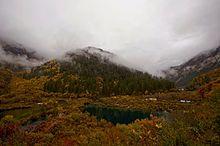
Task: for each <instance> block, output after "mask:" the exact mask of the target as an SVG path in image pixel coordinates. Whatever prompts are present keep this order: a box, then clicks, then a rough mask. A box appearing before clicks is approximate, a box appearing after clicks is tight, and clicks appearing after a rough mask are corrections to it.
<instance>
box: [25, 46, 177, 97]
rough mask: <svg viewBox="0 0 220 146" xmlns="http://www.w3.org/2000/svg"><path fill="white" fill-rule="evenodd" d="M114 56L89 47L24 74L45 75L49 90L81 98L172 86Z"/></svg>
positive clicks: (124, 93) (69, 53) (26, 75)
mask: <svg viewBox="0 0 220 146" xmlns="http://www.w3.org/2000/svg"><path fill="white" fill-rule="evenodd" d="M114 58H118V57H117V55H115V54H113V53H111V52H108V51H105V50H103V49H99V48H94V47H87V48H83V49H78V50H74V51H72V52H68V53H66V55H65V58H64V59H59V60H51V61H49V62H46V63H45V64H43V65H41V66H38V67H34V68H32V70H31V72H29V73H27V74H24V75H23V77H24V78H26V79H31V78H41V77H43V76H44V77H45V76H46V77H47V79H48V80H47V82H46V83H45V86H44V90H45V91H46V92H58V93H74V94H76V95H78V96H80V97H82V94H84V95H87V96H91V97H97V96H111V95H127V94H145V93H146V92H155V91H157V90H169V89H171V88H173V83H172V82H169V81H167V80H165V79H162V78H157V77H153V76H151V75H150V74H148V73H145V72H142V71H138V70H135V69H131V68H128V67H126V66H124V65H121V64H117V63H114V62H113V60H114Z"/></svg>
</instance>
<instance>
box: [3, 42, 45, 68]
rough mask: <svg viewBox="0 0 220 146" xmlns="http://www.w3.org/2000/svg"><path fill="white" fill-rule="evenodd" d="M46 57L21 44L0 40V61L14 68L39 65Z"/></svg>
mask: <svg viewBox="0 0 220 146" xmlns="http://www.w3.org/2000/svg"><path fill="white" fill-rule="evenodd" d="M43 60H44V58H43V57H42V56H40V55H39V54H37V53H36V52H35V51H32V50H31V49H26V48H25V47H23V46H22V45H20V44H17V43H11V42H5V41H0V63H1V65H2V66H5V67H8V68H10V69H12V70H19V69H25V68H31V67H33V66H36V65H39V64H40V63H41V62H42V61H43Z"/></svg>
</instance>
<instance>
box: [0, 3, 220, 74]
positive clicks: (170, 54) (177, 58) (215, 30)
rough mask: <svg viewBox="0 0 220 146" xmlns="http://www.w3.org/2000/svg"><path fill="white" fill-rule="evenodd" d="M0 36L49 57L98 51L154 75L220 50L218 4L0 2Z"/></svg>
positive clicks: (219, 11)
mask: <svg viewBox="0 0 220 146" xmlns="http://www.w3.org/2000/svg"><path fill="white" fill-rule="evenodd" d="M0 37H1V38H4V39H9V40H13V41H16V42H18V43H21V44H23V45H25V46H28V47H31V48H33V49H35V50H37V51H39V52H40V53H43V54H44V55H47V56H50V57H55V56H58V55H60V54H62V53H64V52H65V51H67V50H71V49H74V48H82V47H86V46H94V47H101V48H103V49H106V50H108V51H112V52H114V53H116V54H118V55H119V56H122V57H124V59H126V60H128V61H130V62H132V63H133V64H136V65H137V66H139V67H142V68H143V69H145V70H147V71H149V72H150V73H156V72H157V71H159V70H161V69H165V68H167V67H169V66H172V65H178V64H180V63H182V62H184V61H186V60H187V59H189V58H190V57H192V56H194V55H196V54H197V53H199V52H201V51H203V50H208V49H211V48H215V47H217V46H218V45H220V0H0Z"/></svg>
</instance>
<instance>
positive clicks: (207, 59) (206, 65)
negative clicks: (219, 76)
mask: <svg viewBox="0 0 220 146" xmlns="http://www.w3.org/2000/svg"><path fill="white" fill-rule="evenodd" d="M218 67H220V47H218V48H215V49H212V50H209V51H205V52H202V53H200V54H198V55H196V56H195V57H193V58H192V59H190V60H189V61H187V62H185V63H183V64H181V65H179V66H174V67H171V68H170V69H168V70H166V71H164V73H165V76H166V78H167V79H169V80H171V81H174V82H176V84H177V86H180V87H181V86H186V85H187V84H188V83H189V82H190V81H191V80H192V79H193V78H194V77H196V76H198V75H200V74H202V73H206V72H208V71H211V70H214V69H216V68H218Z"/></svg>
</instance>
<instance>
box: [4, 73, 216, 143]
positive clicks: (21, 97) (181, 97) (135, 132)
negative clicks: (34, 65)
mask: <svg viewBox="0 0 220 146" xmlns="http://www.w3.org/2000/svg"><path fill="white" fill-rule="evenodd" d="M44 80H45V78H44V77H42V78H38V79H37V80H36V79H31V80H25V79H22V78H18V77H13V78H12V80H11V82H10V85H9V88H10V92H8V93H7V94H3V95H1V96H0V103H1V104H0V118H1V121H0V144H1V145H65V146H68V145H94V146H97V145H103V146H107V145H109V146H111V145H112V146H116V145H120V146H121V145H129V146H130V145H169V146H170V145H171V146H172V145H178V146H179V145H219V144H220V112H219V111H220V107H219V105H220V104H219V103H220V88H219V87H220V86H219V84H216V85H215V86H214V87H213V89H212V90H211V91H210V92H207V93H206V94H205V96H204V97H203V98H202V97H200V94H198V93H197V91H178V90H176V91H173V92H166V93H165V92H163V93H155V94H149V95H141V96H132V95H127V96H112V97H105V98H86V97H84V98H76V97H75V96H74V94H67V93H65V94H59V93H46V92H44V91H43V90H42V83H43V81H44ZM88 105H91V106H92V107H94V108H93V109H91V113H89V112H87V111H86V110H85V107H86V106H88ZM128 111H129V112H128ZM92 112H94V113H92ZM135 112H136V113H139V114H140V115H141V116H143V114H142V112H143V113H149V115H148V116H147V118H141V119H140V120H138V119H137V120H133V121H132V122H130V123H128V124H127V123H126V124H123V123H121V124H116V123H117V122H116V123H111V122H109V121H107V120H108V118H110V119H112V118H113V122H114V121H115V120H120V119H119V118H120V117H126V116H127V117H129V116H132V113H135ZM126 114H128V115H126ZM92 115H93V116H92ZM94 115H96V116H94ZM96 117H105V119H106V120H105V119H102V118H99V119H97V118H96ZM115 117H116V118H115ZM114 118H115V119H114ZM132 118H133V117H131V119H132ZM122 121H128V119H123V120H122Z"/></svg>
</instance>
